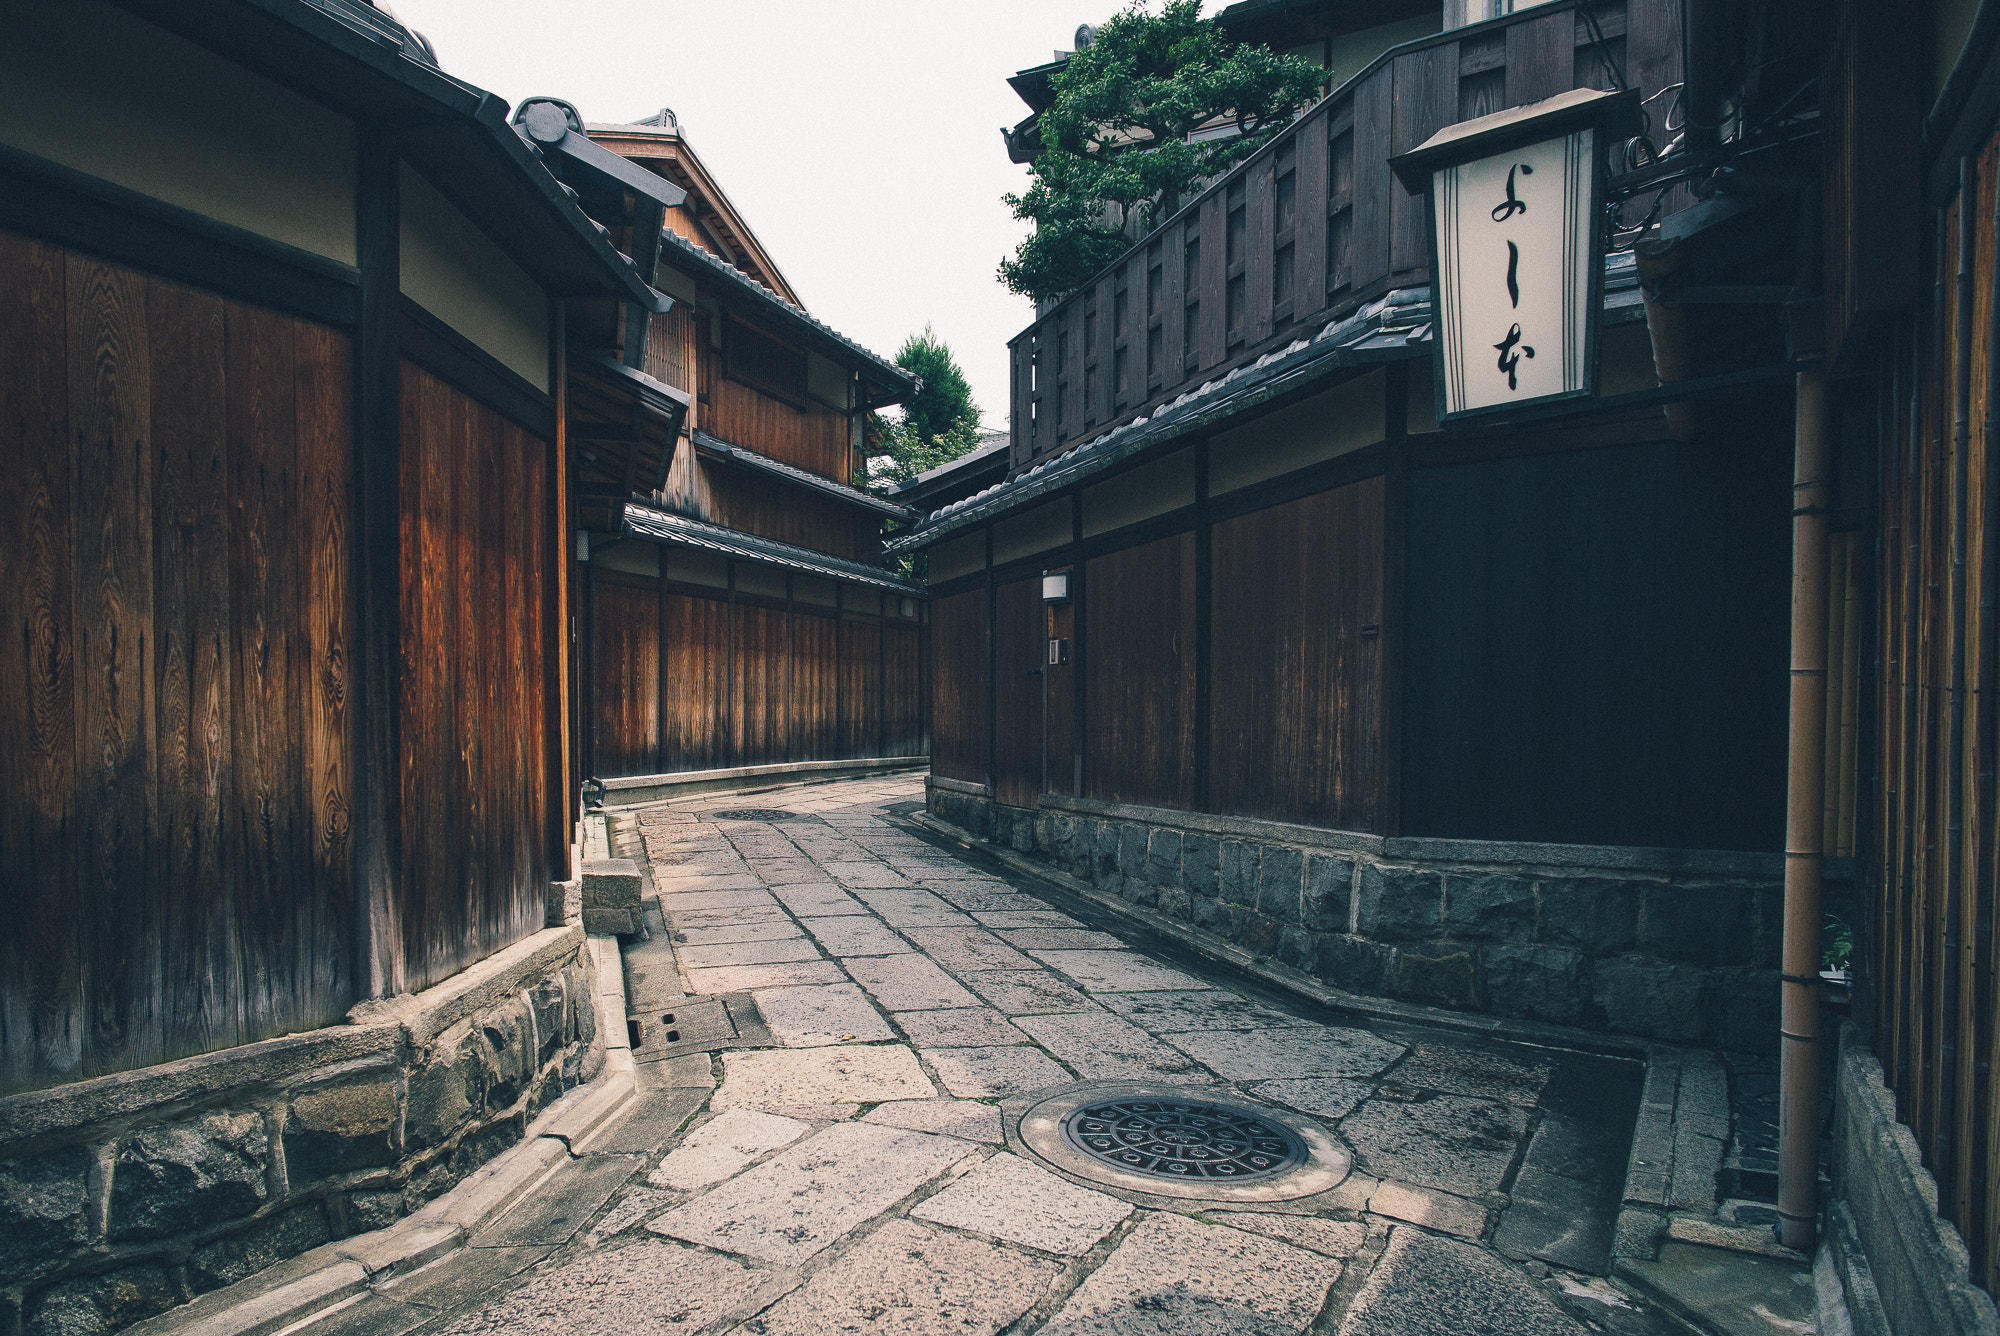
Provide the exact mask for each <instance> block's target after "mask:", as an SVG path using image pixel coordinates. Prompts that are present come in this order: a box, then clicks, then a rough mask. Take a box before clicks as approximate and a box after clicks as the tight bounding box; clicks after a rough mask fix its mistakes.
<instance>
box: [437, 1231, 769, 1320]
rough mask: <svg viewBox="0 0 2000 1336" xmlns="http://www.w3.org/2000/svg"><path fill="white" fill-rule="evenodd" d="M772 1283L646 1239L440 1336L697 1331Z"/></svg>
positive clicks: (588, 1259) (525, 1290) (587, 1259)
mask: <svg viewBox="0 0 2000 1336" xmlns="http://www.w3.org/2000/svg"><path fill="white" fill-rule="evenodd" d="M767 1279H768V1276H767V1274H766V1273H764V1272H761V1271H755V1270H752V1269H750V1268H749V1267H746V1266H744V1265H743V1264H742V1263H741V1262H738V1261H736V1260H735V1259H733V1258H728V1257H718V1256H716V1255H715V1254H713V1253H705V1252H702V1251H700V1250H699V1249H695V1248H687V1247H683V1246H681V1245H679V1244H676V1243H667V1242H663V1241H661V1240H658V1239H646V1240H642V1241H640V1242H638V1243H635V1244H633V1245H632V1246H630V1247H626V1248H617V1249H608V1250H606V1251H603V1252H594V1253H587V1254H585V1255H583V1256H582V1257H579V1258H578V1259H577V1260H575V1261H573V1262H571V1263H570V1264H569V1265H568V1266H565V1267H563V1268H561V1269H560V1270H557V1271H553V1272H550V1273H549V1274H547V1275H544V1276H537V1277H536V1278H535V1279H534V1280H531V1281H529V1282H528V1283H527V1284H526V1285H524V1286H522V1287H521V1288H520V1289H518V1290H515V1291H514V1292H513V1293H512V1294H509V1295H507V1296H506V1297H505V1298H502V1299H499V1300H496V1301H495V1302H493V1303H491V1304H489V1305H487V1306H486V1307H485V1308H482V1309H480V1310H478V1311H477V1312H473V1313H468V1314H466V1315H464V1316H463V1317H460V1318H459V1319H457V1320H456V1321H454V1322H452V1323H450V1324H449V1325H448V1326H446V1327H444V1328H443V1329H442V1332H441V1333H440V1336H576V1333H578V1332H600V1333H611V1332H667V1331H687V1332H693V1331H698V1330H700V1329H701V1328H702V1327H705V1326H707V1325H708V1324H709V1323H711V1322H715V1321H718V1320H720V1319H721V1318H723V1317H724V1316H726V1315H727V1314H728V1313H729V1312H730V1310H731V1309H733V1308H734V1307H736V1305H737V1304H739V1303H741V1302H743V1301H744V1300H745V1299H748V1298H749V1297H750V1295H751V1294H752V1293H753V1292H755V1291H756V1290H757V1289H758V1288H759V1287H760V1286H762V1285H763V1284H764V1283H765V1282H766V1280H767Z"/></svg>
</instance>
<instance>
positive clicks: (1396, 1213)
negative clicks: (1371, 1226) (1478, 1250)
mask: <svg viewBox="0 0 2000 1336" xmlns="http://www.w3.org/2000/svg"><path fill="white" fill-rule="evenodd" d="M1368 1209H1369V1210H1370V1211H1372V1212H1374V1213H1375V1214H1376V1215H1386V1216H1388V1217H1389V1218H1390V1219H1392V1220H1407V1221H1408V1222H1409V1223H1411V1224H1413V1225H1422V1226H1423V1227H1424V1228H1425V1229H1431V1230H1436V1231H1437V1232H1438V1233H1440V1234H1456V1235H1458V1236H1459V1237H1460V1238H1467V1239H1477V1238H1478V1237H1480V1235H1482V1234H1484V1233H1485V1232H1486V1208H1485V1207H1484V1206H1481V1205H1480V1204H1479V1203H1478V1202H1472V1201H1467V1200H1465V1198H1463V1197H1454V1196H1453V1195H1452V1194H1450V1193H1449V1192H1438V1191H1436V1190H1434V1189H1431V1188H1425V1187H1413V1186H1411V1185H1410V1184H1408V1183H1392V1182H1379V1183H1376V1184H1375V1185H1374V1187H1373V1188H1371V1189H1370V1190H1369V1192H1368Z"/></svg>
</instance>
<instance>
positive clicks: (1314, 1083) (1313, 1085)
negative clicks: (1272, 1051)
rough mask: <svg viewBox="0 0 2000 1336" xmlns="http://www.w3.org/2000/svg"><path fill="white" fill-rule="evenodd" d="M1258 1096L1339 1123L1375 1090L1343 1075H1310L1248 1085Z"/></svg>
mask: <svg viewBox="0 0 2000 1336" xmlns="http://www.w3.org/2000/svg"><path fill="white" fill-rule="evenodd" d="M1244 1089H1245V1090H1248V1091H1249V1092H1250V1093H1251V1094H1253V1095H1255V1096H1256V1097H1257V1098H1258V1099H1265V1100H1269V1101H1270V1102H1271V1103H1273V1104H1282V1105H1284V1106H1285V1107H1286V1108H1288V1109H1297V1110H1298V1111H1299V1112H1300V1113H1310V1114H1312V1115H1314V1116H1315V1117H1319V1118H1330V1119H1332V1120H1334V1121H1335V1122H1338V1121H1340V1120H1341V1119H1342V1118H1345V1117H1346V1116H1347V1115H1348V1114H1350V1113H1353V1112H1354V1110H1355V1108H1356V1107H1357V1106H1359V1105H1360V1103H1361V1101H1362V1100H1364V1099H1367V1098H1368V1097H1369V1096H1370V1095H1372V1094H1374V1093H1375V1087H1373V1086H1371V1085H1369V1084H1368V1083H1367V1082H1365V1081H1350V1080H1348V1079H1346V1078H1345V1077H1341V1076H1309V1077H1304V1078H1302V1079H1298V1080H1285V1081H1258V1082H1256V1083H1254V1084H1251V1085H1247V1086H1245V1087H1244Z"/></svg>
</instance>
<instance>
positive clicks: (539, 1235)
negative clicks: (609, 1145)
mask: <svg viewBox="0 0 2000 1336" xmlns="http://www.w3.org/2000/svg"><path fill="white" fill-rule="evenodd" d="M640 1164H641V1160H640V1158H639V1157H638V1156H637V1155H585V1156H582V1157H581V1158H579V1159H574V1160H570V1161H569V1162H568V1163H566V1164H563V1165H561V1166H560V1167H558V1168H557V1170H556V1172H555V1173H554V1174H552V1175H550V1177H549V1178H548V1179H547V1180H546V1181H545V1182H543V1183H542V1185H541V1186H540V1187H538V1188H537V1189H536V1190H535V1191H534V1192H533V1193H532V1194H530V1195H528V1196H526V1197H523V1198H522V1199H521V1200H520V1201H518V1202H516V1203H515V1204H514V1206H513V1207H512V1208H510V1209H509V1210H508V1211H507V1213H506V1214H505V1215H502V1216H501V1217H500V1218H499V1219H498V1220H496V1221H494V1222H493V1223H492V1224H490V1225H488V1226H487V1227H486V1228H485V1229H483V1230H481V1231H480V1232H479V1233H477V1234H475V1235H474V1236H473V1237H472V1240H471V1244H472V1246H473V1247H475V1248H541V1247H546V1248H558V1247H561V1246H562V1245H563V1244H565V1243H568V1242H569V1241H570V1238H571V1236H572V1235H574V1234H575V1233H576V1232H577V1231H578V1230H579V1229H582V1228H583V1224H584V1221H586V1220H588V1219H590V1217H591V1216H593V1215H595V1214H597V1211H598V1208H599V1207H601V1206H603V1205H604V1203H605V1202H607V1201H610V1200H611V1196H612V1194H613V1193H615V1192H617V1191H618V1189H619V1188H621V1187H623V1186H625V1180H627V1179H629V1178H630V1177H632V1175H633V1174H634V1173H635V1172H636V1171H637V1170H638V1169H639V1167H640Z"/></svg>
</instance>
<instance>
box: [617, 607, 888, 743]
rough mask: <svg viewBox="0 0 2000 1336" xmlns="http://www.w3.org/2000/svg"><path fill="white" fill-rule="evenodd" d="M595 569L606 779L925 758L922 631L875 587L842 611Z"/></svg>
mask: <svg viewBox="0 0 2000 1336" xmlns="http://www.w3.org/2000/svg"><path fill="white" fill-rule="evenodd" d="M595 578H596V590H597V594H596V597H597V611H596V621H595V628H596V629H595V646H594V648H595V650H596V660H595V665H594V670H593V671H594V673H595V678H594V681H595V684H596V685H595V718H594V721H593V724H592V727H593V729H594V739H595V747H596V769H595V773H596V775H597V776H598V777H600V778H605V779H613V778H618V777H621V776H626V775H655V774H671V773H676V772H680V771H687V770H711V769H718V768H721V767H725V766H736V765H764V764H772V763H776V762H781V761H818V760H844V759H849V758H858V757H872V756H921V755H923V753H924V741H925V730H926V722H925V717H924V716H925V711H924V699H923V694H922V691H921V686H920V684H921V681H922V676H923V662H922V645H923V634H922V627H921V624H920V623H918V622H914V621H911V620H908V619H904V618H898V617H884V616H882V615H881V614H880V613H879V612H877V611H874V610H872V609H873V608H875V607H878V606H879V604H877V603H876V602H875V601H874V600H873V598H872V597H871V596H868V595H857V594H853V593H850V594H848V595H847V597H848V598H849V599H850V600H851V602H852V603H853V606H850V607H849V608H847V609H845V610H841V611H839V612H837V613H836V611H835V610H834V609H832V608H824V607H818V606H814V605H812V604H807V603H798V602H793V603H788V602H787V601H786V600H784V599H777V598H765V597H759V596H755V595H751V594H747V593H741V592H739V593H737V594H736V595H734V596H733V597H732V596H731V595H730V594H728V593H727V592H726V591H724V590H721V589H716V590H713V591H704V590H701V589H699V588H697V587H695V586H690V585H681V584H675V583H671V582H667V583H664V584H663V583H662V582H661V581H659V580H656V579H653V578H650V577H647V576H643V575H630V574H625V573H623V572H611V571H604V572H600V573H598V574H597V575H596V577H595ZM897 748H901V749H903V750H896V749H897Z"/></svg>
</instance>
